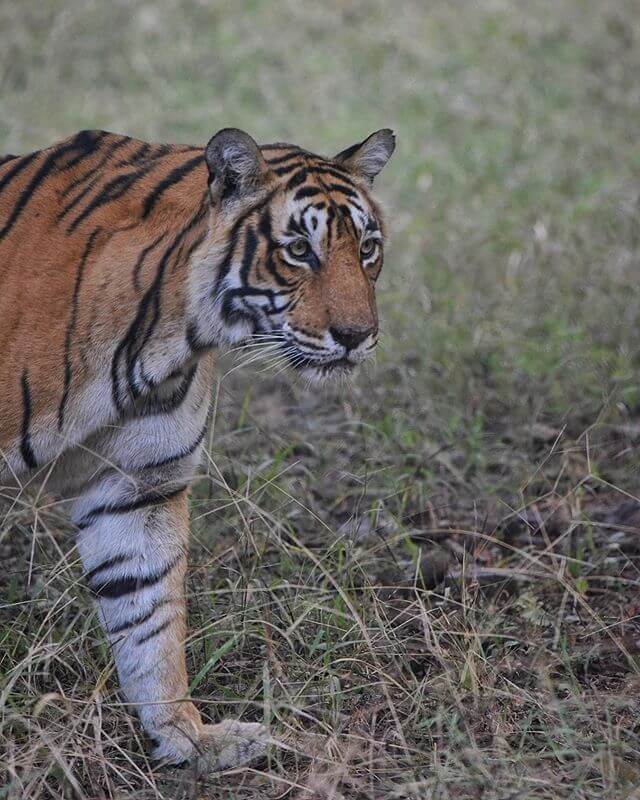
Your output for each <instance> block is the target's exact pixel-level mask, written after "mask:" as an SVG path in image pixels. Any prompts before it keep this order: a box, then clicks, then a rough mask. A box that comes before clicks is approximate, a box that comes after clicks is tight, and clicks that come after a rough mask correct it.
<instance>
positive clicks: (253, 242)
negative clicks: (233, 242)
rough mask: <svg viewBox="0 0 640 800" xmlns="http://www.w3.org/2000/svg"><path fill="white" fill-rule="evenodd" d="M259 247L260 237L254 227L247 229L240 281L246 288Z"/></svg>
mask: <svg viewBox="0 0 640 800" xmlns="http://www.w3.org/2000/svg"><path fill="white" fill-rule="evenodd" d="M257 247H258V237H257V236H256V232H255V230H254V229H253V225H250V226H249V227H248V228H247V233H246V236H245V238H244V252H243V253H242V265H241V267H240V280H241V281H242V285H243V286H246V285H247V283H248V278H249V270H250V269H251V265H252V264H253V259H254V256H255V254H256V249H257Z"/></svg>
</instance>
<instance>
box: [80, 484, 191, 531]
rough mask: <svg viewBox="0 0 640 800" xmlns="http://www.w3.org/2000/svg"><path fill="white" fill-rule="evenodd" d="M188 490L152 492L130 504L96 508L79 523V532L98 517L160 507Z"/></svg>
mask: <svg viewBox="0 0 640 800" xmlns="http://www.w3.org/2000/svg"><path fill="white" fill-rule="evenodd" d="M186 488H187V487H186V486H179V487H178V488H177V489H172V490H171V491H170V492H159V491H152V492H147V494H143V495H141V496H140V497H138V498H137V499H136V500H132V501H131V502H130V503H119V504H117V503H105V504H104V505H101V506H96V507H95V508H93V509H91V511H89V512H87V513H86V514H85V515H84V516H83V517H82V519H81V520H80V522H78V525H77V528H78V530H84V529H85V528H88V527H89V525H92V524H93V523H94V522H95V518H96V517H102V516H105V515H109V514H129V513H131V512H132V511H140V509H142V508H151V507H152V506H158V505H160V504H161V503H165V502H166V501H167V500H171V498H173V497H176V496H177V495H179V494H180V493H181V492H184V491H185V489H186Z"/></svg>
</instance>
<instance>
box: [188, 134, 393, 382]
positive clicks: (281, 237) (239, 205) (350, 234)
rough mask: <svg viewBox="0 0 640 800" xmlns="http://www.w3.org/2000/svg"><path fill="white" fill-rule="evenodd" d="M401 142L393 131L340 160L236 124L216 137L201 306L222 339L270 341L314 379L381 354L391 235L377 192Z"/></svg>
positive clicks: (210, 158) (210, 156)
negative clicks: (380, 282) (207, 278)
mask: <svg viewBox="0 0 640 800" xmlns="http://www.w3.org/2000/svg"><path fill="white" fill-rule="evenodd" d="M394 147H395V139H394V135H393V133H392V132H391V131H390V130H388V129H384V130H380V131H378V132H376V133H373V134H372V135H371V136H369V137H368V138H367V139H365V140H364V141H363V142H361V143H359V144H356V145H354V146H353V147H349V148H348V149H346V150H343V151H342V152H341V153H339V154H338V155H337V156H335V157H334V158H332V159H327V158H323V157H321V156H318V155H314V154H312V153H309V152H307V151H305V150H302V149H301V148H299V147H296V146H293V145H288V144H273V145H265V146H262V147H260V146H258V145H257V144H256V142H255V141H254V140H253V139H252V138H251V137H250V136H249V135H248V134H246V133H244V132H243V131H240V130H237V129H233V128H227V129H224V130H222V131H220V132H219V133H217V134H216V135H215V136H214V137H213V138H212V139H211V140H210V142H209V143H208V145H207V147H206V150H205V160H206V163H207V166H208V170H209V188H210V196H211V204H212V220H213V222H212V238H211V240H210V242H209V251H208V252H209V258H208V260H209V262H210V263H211V262H212V261H214V262H215V269H214V270H213V272H214V274H215V281H214V283H213V285H212V286H210V287H207V291H206V292H205V295H206V299H205V298H204V297H203V294H202V289H203V288H204V287H202V286H200V287H199V291H200V302H199V304H198V305H199V307H200V312H201V314H202V313H204V314H206V316H207V317H208V318H209V323H210V324H211V325H213V327H214V329H215V338H216V343H217V344H227V345H233V344H235V345H238V344H240V343H243V344H246V343H248V342H255V343H256V345H258V344H262V345H264V346H265V347H268V348H269V352H270V354H271V355H273V356H274V360H277V358H276V357H277V356H279V357H280V361H281V362H282V363H288V364H289V365H291V366H292V367H294V368H295V369H297V370H300V371H301V372H302V373H303V374H304V375H305V376H307V377H309V378H311V379H321V378H324V377H327V376H329V375H331V374H334V375H335V374H341V373H342V374H344V373H346V372H350V371H351V370H352V369H353V368H354V367H355V366H356V365H357V364H359V363H360V362H362V361H363V360H364V359H366V358H367V356H369V355H370V354H371V353H372V352H373V350H374V348H375V346H376V342H377V337H378V316H377V310H376V300H375V284H376V280H377V278H378V275H379V274H380V270H381V268H382V260H383V244H384V228H383V222H382V218H381V213H380V208H379V207H378V205H377V204H376V203H375V201H374V200H373V198H372V196H371V194H370V190H371V185H372V183H373V179H374V178H375V176H376V175H377V174H378V172H380V170H381V169H382V167H383V166H384V165H385V164H386V163H387V161H388V160H389V158H390V156H391V154H392V153H393V150H394ZM209 274H210V275H211V274H212V273H211V272H209ZM201 325H202V321H201V322H200V325H199V327H201ZM208 327H209V326H208ZM280 361H279V362H278V363H280Z"/></svg>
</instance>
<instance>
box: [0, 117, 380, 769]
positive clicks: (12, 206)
mask: <svg viewBox="0 0 640 800" xmlns="http://www.w3.org/2000/svg"><path fill="white" fill-rule="evenodd" d="M394 149H395V136H394V134H393V132H392V131H391V130H390V129H386V128H385V129H382V130H379V131H377V132H375V133H373V134H371V135H370V136H369V137H367V138H366V139H364V140H363V141H361V142H359V143H357V144H355V145H353V146H352V147H349V148H347V149H346V150H343V151H341V152H340V153H338V154H337V155H336V156H335V157H333V158H327V157H323V156H320V155H316V154H314V153H312V152H310V151H307V150H305V149H303V148H301V147H299V146H297V145H292V144H286V143H275V144H265V145H258V144H257V142H256V141H255V140H254V139H253V138H252V137H251V136H250V135H249V134H248V133H246V132H244V131H241V130H239V129H236V128H224V129H222V130H220V131H218V132H217V133H216V134H215V135H214V136H213V137H212V138H211V139H210V140H209V142H208V143H207V145H206V146H205V147H202V146H190V145H177V144H152V143H149V142H146V141H141V140H138V139H134V138H130V137H128V136H124V135H119V134H115V133H110V132H106V131H99V130H83V131H80V132H79V133H77V134H75V135H73V136H71V137H70V138H67V139H65V140H63V141H61V142H59V143H57V144H54V145H52V146H50V147H48V148H46V149H43V150H37V151H35V152H32V153H29V154H27V155H22V156H14V155H8V156H5V157H3V158H0V354H1V355H0V397H1V400H0V484H1V485H2V486H3V491H5V493H6V491H8V490H9V489H10V488H11V487H13V489H14V491H20V490H21V489H22V488H24V487H25V486H27V485H29V486H33V485H36V486H43V487H45V488H46V491H47V492H50V493H51V494H52V495H53V496H55V497H56V498H58V500H59V502H60V503H62V504H63V507H64V508H65V509H66V510H67V512H68V516H69V520H70V523H71V524H72V526H73V529H74V531H76V532H77V533H76V534H75V535H76V546H77V552H78V555H79V558H80V561H81V563H82V568H83V578H84V582H85V584H86V586H87V587H88V589H89V590H90V591H91V593H92V594H93V596H94V597H95V599H96V604H97V612H98V617H99V619H100V624H101V626H102V628H103V630H104V633H105V635H106V638H107V640H108V642H109V644H110V648H111V651H112V653H113V658H114V662H115V667H116V672H117V676H118V681H119V687H120V692H121V695H122V696H123V698H124V701H125V703H126V705H127V707H128V708H130V709H132V710H133V711H134V713H137V715H138V717H139V719H140V721H141V724H142V726H143V729H144V731H145V733H146V735H147V736H148V739H149V741H150V744H151V755H152V756H153V758H155V759H159V760H160V761H161V762H162V763H163V764H192V765H195V768H196V769H197V770H198V771H199V772H201V773H207V772H214V771H217V770H224V769H227V768H229V767H235V766H239V765H241V764H246V763H249V762H252V761H254V760H255V759H258V758H260V757H263V755H264V754H265V752H266V750H267V748H268V746H269V744H270V743H273V739H271V738H270V731H269V730H268V729H267V727H265V726H264V725H262V724H261V723H258V722H241V721H239V720H235V719H224V720H222V721H221V722H218V723H217V724H210V723H207V722H205V721H203V719H202V717H201V715H200V712H199V711H198V709H197V707H196V705H195V703H194V702H193V700H192V699H191V698H190V697H189V691H188V686H189V681H188V677H187V669H186V657H185V641H186V638H187V625H186V601H185V590H184V582H185V574H186V567H187V565H186V553H187V544H188V535H189V508H188V496H189V487H190V484H191V483H192V482H193V479H194V477H195V475H196V474H197V470H198V465H199V461H200V455H201V451H202V449H203V442H204V440H205V436H206V431H207V424H208V420H209V415H210V405H211V397H212V394H213V392H212V387H213V384H214V380H215V378H214V375H215V359H216V353H218V352H220V351H224V349H225V348H227V349H229V348H235V347H242V346H244V345H247V344H248V343H251V346H254V345H256V346H258V345H259V346H262V347H265V348H272V350H271V351H270V352H275V353H277V354H279V355H280V356H281V358H282V359H283V360H284V363H286V364H287V365H288V366H290V367H291V369H292V370H294V371H296V372H297V373H299V374H302V375H303V376H306V378H308V379H309V381H311V382H312V381H323V380H325V379H329V378H331V377H333V376H335V375H345V374H350V373H351V372H352V371H353V370H354V369H355V368H356V367H357V366H358V365H359V364H360V363H361V362H363V361H364V360H365V359H367V358H368V357H369V356H370V355H371V354H372V353H373V351H374V349H375V347H376V343H377V338H378V316H377V309H376V297H375V286H376V281H377V279H378V276H379V274H380V270H381V268H382V263H383V248H384V241H385V229H384V222H383V218H382V211H381V208H380V205H379V203H378V202H377V201H376V200H375V199H374V198H373V196H372V184H373V181H374V178H375V177H376V176H377V175H378V173H379V172H380V170H381V169H382V168H383V167H384V166H385V164H386V163H387V161H388V160H389V158H390V157H391V155H392V153H393V151H394Z"/></svg>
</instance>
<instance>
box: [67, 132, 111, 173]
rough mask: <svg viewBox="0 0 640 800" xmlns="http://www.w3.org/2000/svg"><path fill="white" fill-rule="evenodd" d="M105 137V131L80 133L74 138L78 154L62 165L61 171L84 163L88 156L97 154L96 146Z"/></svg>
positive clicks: (73, 142)
mask: <svg viewBox="0 0 640 800" xmlns="http://www.w3.org/2000/svg"><path fill="white" fill-rule="evenodd" d="M104 135H105V133H104V131H80V132H79V133H77V134H76V135H75V136H74V137H73V141H72V144H73V147H74V149H75V150H78V151H79V152H78V154H77V155H75V156H74V157H73V158H70V159H69V160H68V161H67V162H65V163H64V164H61V165H60V169H61V170H68V169H71V168H72V167H75V165H76V164H79V163H80V162H81V161H83V160H84V159H85V158H86V157H87V156H88V155H90V154H91V153H93V152H95V150H96V145H97V144H98V142H99V141H100V139H101V138H102V137H103V136H104Z"/></svg>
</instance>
